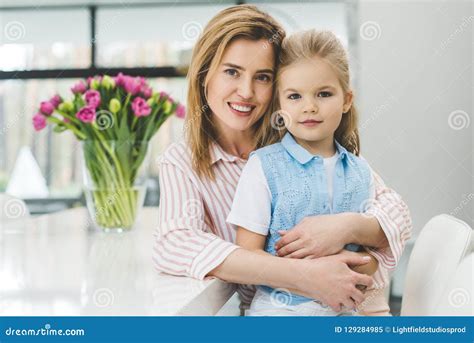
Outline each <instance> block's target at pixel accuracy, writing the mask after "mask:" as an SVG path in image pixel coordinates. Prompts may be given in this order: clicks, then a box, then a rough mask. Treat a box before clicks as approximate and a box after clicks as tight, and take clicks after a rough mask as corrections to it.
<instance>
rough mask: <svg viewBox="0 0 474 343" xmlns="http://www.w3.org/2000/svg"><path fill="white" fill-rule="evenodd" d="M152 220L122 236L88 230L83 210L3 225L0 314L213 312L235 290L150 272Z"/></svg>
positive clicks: (147, 215) (148, 216)
mask: <svg viewBox="0 0 474 343" xmlns="http://www.w3.org/2000/svg"><path fill="white" fill-rule="evenodd" d="M157 216H158V210H157V208H156V207H151V208H144V209H143V210H142V212H141V214H140V216H139V218H138V221H137V224H136V226H135V228H134V229H133V230H132V231H130V232H127V233H121V234H120V233H104V232H101V231H96V230H95V229H91V228H90V227H89V225H88V221H89V217H88V214H87V211H86V209H85V208H77V209H72V210H67V211H62V212H57V213H54V214H50V215H44V216H40V217H36V218H31V219H29V218H28V219H16V220H14V221H10V222H8V223H3V224H0V225H1V226H0V316H17V315H19V316H78V315H81V316H96V315H99V316H102V315H112V316H116V315H118V316H127V315H131V316H138V315H140V316H162V315H165V316H168V315H214V314H216V313H217V312H218V311H219V309H220V308H221V307H222V306H223V305H224V303H225V302H226V301H227V300H228V299H229V298H230V297H231V296H232V294H233V293H234V291H235V287H234V285H231V284H227V283H225V282H222V281H221V280H218V279H210V280H205V281H198V280H195V279H192V278H187V277H176V276H171V275H165V274H160V273H158V272H157V271H156V270H154V268H153V264H152V260H151V254H152V244H153V230H154V229H155V227H156V225H157Z"/></svg>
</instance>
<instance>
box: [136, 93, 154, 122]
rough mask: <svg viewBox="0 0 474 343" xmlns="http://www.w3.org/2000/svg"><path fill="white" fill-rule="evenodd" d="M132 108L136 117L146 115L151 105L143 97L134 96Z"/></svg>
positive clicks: (149, 111)
mask: <svg viewBox="0 0 474 343" xmlns="http://www.w3.org/2000/svg"><path fill="white" fill-rule="evenodd" d="M132 110H133V113H135V116H137V117H146V116H148V115H149V114H150V113H151V107H150V105H148V104H147V102H146V101H145V99H143V98H140V97H138V96H137V97H136V98H135V99H134V100H133V102H132Z"/></svg>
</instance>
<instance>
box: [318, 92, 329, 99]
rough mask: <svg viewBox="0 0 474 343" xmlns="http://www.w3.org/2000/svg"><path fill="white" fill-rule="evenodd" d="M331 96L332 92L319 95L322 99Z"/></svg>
mask: <svg viewBox="0 0 474 343" xmlns="http://www.w3.org/2000/svg"><path fill="white" fill-rule="evenodd" d="M331 95H332V93H331V92H320V93H319V94H318V96H319V97H320V98H327V97H330V96H331Z"/></svg>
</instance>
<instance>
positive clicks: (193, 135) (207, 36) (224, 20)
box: [185, 5, 285, 179]
mask: <svg viewBox="0 0 474 343" xmlns="http://www.w3.org/2000/svg"><path fill="white" fill-rule="evenodd" d="M284 37H285V31H284V30H283V28H282V27H281V26H280V25H279V24H278V23H277V22H276V21H275V20H274V19H273V18H272V17H271V16H270V15H268V14H267V13H265V12H262V11H261V10H259V9H258V8H257V7H255V6H251V5H238V6H233V7H229V8H227V9H225V10H223V11H221V12H220V13H218V14H217V15H216V16H215V17H214V18H212V19H211V21H209V23H208V24H207V25H206V27H205V28H204V30H203V32H202V34H201V36H200V37H199V40H198V41H197V43H196V45H195V46H194V49H193V54H192V60H191V65H190V67H189V71H188V98H187V114H186V121H185V134H186V139H187V143H188V145H189V147H190V149H191V155H192V163H193V168H194V170H195V171H196V173H197V174H198V175H199V177H203V176H205V177H208V178H210V179H214V172H213V169H212V168H211V153H210V148H211V144H212V141H213V140H216V138H217V137H216V134H217V132H216V131H215V129H214V125H213V123H212V113H211V109H210V108H209V105H208V104H207V101H206V88H207V83H208V80H209V78H210V76H212V74H213V73H214V72H215V71H216V69H217V68H218V66H219V64H220V62H221V59H222V56H223V54H224V51H225V49H226V47H227V46H228V45H229V44H230V43H231V42H232V41H233V40H235V39H237V38H244V39H249V40H253V41H256V40H260V39H265V40H267V42H266V43H265V46H264V48H271V49H273V52H274V55H275V68H276V67H277V62H278V56H279V53H280V47H281V42H282V40H283V38H284ZM271 109H272V104H269V108H268V109H267V111H266V112H268V111H269V110H271ZM254 128H255V147H256V148H259V147H262V146H265V145H267V144H271V143H273V142H275V141H277V140H278V137H277V135H276V132H275V131H274V130H272V129H271V125H270V116H269V115H267V113H265V114H264V115H263V116H262V118H260V119H259V120H258V121H257V122H256V123H255V124H254Z"/></svg>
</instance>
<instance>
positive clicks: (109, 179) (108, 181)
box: [95, 142, 131, 222]
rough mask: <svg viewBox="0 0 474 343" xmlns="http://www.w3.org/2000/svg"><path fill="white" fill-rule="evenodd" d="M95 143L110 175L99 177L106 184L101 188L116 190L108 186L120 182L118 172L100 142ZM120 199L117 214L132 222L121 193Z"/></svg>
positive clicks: (99, 157)
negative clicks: (116, 172) (115, 171)
mask: <svg viewBox="0 0 474 343" xmlns="http://www.w3.org/2000/svg"><path fill="white" fill-rule="evenodd" d="M95 143H96V148H97V149H95V152H96V154H97V155H96V156H97V157H98V159H100V163H101V166H102V167H103V169H104V171H106V174H108V175H104V176H105V177H102V178H98V180H102V181H104V184H103V185H102V186H103V187H99V189H101V188H104V189H105V190H114V187H107V186H109V185H115V186H116V185H117V184H118V183H119V182H117V179H118V178H117V176H116V174H115V173H114V170H113V167H112V166H111V165H110V163H109V162H108V160H107V156H105V154H104V151H103V149H101V148H100V146H98V144H99V143H98V142H95ZM104 186H105V187H104ZM118 189H119V192H120V190H121V191H122V192H123V191H124V188H118ZM111 193H112V195H114V194H113V192H111ZM118 199H119V200H120V201H116V207H117V208H116V210H117V214H119V215H120V217H121V218H122V221H124V222H130V219H131V218H130V216H129V211H127V206H126V204H123V197H122V196H120V193H119V197H118Z"/></svg>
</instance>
